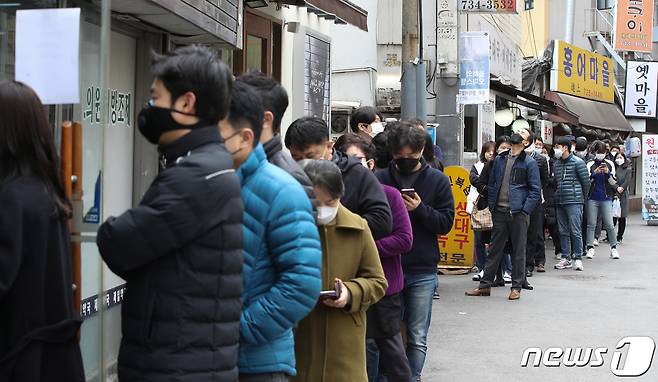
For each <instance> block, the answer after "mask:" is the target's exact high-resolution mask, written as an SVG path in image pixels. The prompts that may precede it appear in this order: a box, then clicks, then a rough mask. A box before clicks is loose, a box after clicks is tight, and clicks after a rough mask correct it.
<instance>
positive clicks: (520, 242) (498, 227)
mask: <svg viewBox="0 0 658 382" xmlns="http://www.w3.org/2000/svg"><path fill="white" fill-rule="evenodd" d="M492 215H493V230H492V237H491V250H490V252H489V256H488V257H487V262H486V265H485V266H484V276H483V277H482V280H480V288H490V287H492V286H493V281H494V277H495V276H496V272H497V271H498V268H499V267H500V263H501V261H502V260H503V256H504V255H505V244H506V243H507V239H508V238H510V237H511V238H512V243H513V244H512V289H516V290H521V288H522V286H523V283H524V282H525V259H526V244H527V240H528V226H529V225H530V216H528V215H527V214H526V213H523V212H518V213H515V214H512V213H511V212H510V211H509V210H506V211H501V210H499V209H496V210H495V211H494V212H493V214H492Z"/></svg>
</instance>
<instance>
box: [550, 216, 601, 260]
mask: <svg viewBox="0 0 658 382" xmlns="http://www.w3.org/2000/svg"><path fill="white" fill-rule="evenodd" d="M594 223H595V224H596V218H594ZM557 224H558V226H559V228H560V239H561V247H562V258H563V259H567V260H568V259H570V258H571V257H572V255H573V259H574V260H580V259H582V258H583V233H582V224H583V205H582V204H566V205H561V206H558V207H557Z"/></svg>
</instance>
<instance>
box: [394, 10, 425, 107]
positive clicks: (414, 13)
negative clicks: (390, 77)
mask: <svg viewBox="0 0 658 382" xmlns="http://www.w3.org/2000/svg"><path fill="white" fill-rule="evenodd" d="M418 42H419V33H418V2H417V1H414V0H402V80H401V82H402V83H401V86H400V88H401V91H400V93H401V94H400V114H401V115H400V116H401V117H402V118H413V117H415V116H416V103H417V102H425V100H424V99H421V100H418V99H417V94H416V85H417V81H416V65H414V62H417V59H418V47H419V44H418ZM423 98H424V97H423ZM423 117H424V116H423Z"/></svg>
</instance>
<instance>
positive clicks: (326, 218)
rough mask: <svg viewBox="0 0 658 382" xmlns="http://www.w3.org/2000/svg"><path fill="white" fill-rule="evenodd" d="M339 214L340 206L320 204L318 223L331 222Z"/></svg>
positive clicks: (325, 223)
mask: <svg viewBox="0 0 658 382" xmlns="http://www.w3.org/2000/svg"><path fill="white" fill-rule="evenodd" d="M336 214H338V207H328V206H319V207H318V218H317V221H318V224H319V225H327V224H329V223H331V222H332V221H333V220H334V219H335V218H336Z"/></svg>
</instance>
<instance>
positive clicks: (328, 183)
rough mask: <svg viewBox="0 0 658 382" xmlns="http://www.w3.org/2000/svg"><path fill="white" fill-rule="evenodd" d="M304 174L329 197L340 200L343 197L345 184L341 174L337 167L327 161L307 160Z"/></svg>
mask: <svg viewBox="0 0 658 382" xmlns="http://www.w3.org/2000/svg"><path fill="white" fill-rule="evenodd" d="M304 172H305V173H306V175H307V176H308V178H309V179H310V180H311V183H313V186H314V187H319V188H321V189H323V190H325V191H327V193H328V194H329V195H331V197H333V198H336V199H340V198H342V197H343V195H345V184H344V183H343V174H342V173H341V172H340V169H339V168H338V166H337V165H336V164H335V163H334V162H332V161H329V160H307V161H306V162H305V163H304Z"/></svg>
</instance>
